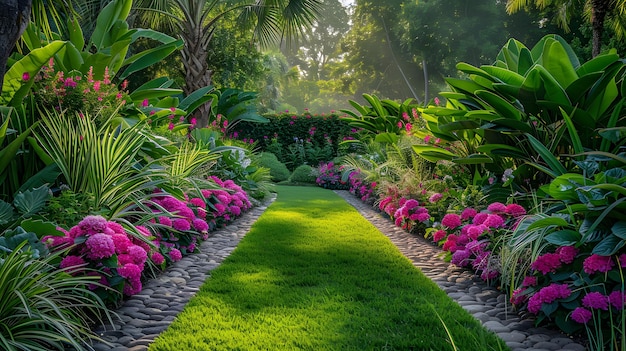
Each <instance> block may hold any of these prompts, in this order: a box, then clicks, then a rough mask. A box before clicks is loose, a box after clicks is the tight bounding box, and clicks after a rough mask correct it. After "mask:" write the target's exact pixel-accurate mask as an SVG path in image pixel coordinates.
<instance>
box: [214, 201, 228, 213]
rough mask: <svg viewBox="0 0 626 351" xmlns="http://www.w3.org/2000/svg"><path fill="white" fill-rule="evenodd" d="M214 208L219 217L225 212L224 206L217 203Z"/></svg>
mask: <svg viewBox="0 0 626 351" xmlns="http://www.w3.org/2000/svg"><path fill="white" fill-rule="evenodd" d="M214 206H215V210H217V215H218V216H221V215H223V214H224V213H225V212H226V206H224V205H223V204H221V203H217V204H215V205H214Z"/></svg>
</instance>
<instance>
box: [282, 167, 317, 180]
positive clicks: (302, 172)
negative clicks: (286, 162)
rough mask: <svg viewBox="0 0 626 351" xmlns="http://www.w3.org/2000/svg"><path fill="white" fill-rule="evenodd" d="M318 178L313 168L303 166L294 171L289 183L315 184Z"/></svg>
mask: <svg viewBox="0 0 626 351" xmlns="http://www.w3.org/2000/svg"><path fill="white" fill-rule="evenodd" d="M316 178H317V176H316V174H315V170H314V169H313V167H311V166H309V165H301V166H298V168H296V169H294V170H293V173H292V174H291V177H289V181H290V182H292V183H306V184H315V179H316Z"/></svg>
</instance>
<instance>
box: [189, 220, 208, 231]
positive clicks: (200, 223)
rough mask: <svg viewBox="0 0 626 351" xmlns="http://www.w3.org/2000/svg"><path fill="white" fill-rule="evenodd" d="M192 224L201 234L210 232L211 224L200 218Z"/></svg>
mask: <svg viewBox="0 0 626 351" xmlns="http://www.w3.org/2000/svg"><path fill="white" fill-rule="evenodd" d="M191 224H192V225H193V227H194V228H195V229H196V230H197V231H199V232H207V231H208V230H209V224H208V223H207V222H206V221H204V220H202V219H200V218H196V219H194V220H193V222H191Z"/></svg>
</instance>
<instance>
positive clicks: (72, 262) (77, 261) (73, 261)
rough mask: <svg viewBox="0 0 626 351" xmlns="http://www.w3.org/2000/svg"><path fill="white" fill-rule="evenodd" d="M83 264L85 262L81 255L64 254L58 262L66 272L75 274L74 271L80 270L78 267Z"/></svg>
mask: <svg viewBox="0 0 626 351" xmlns="http://www.w3.org/2000/svg"><path fill="white" fill-rule="evenodd" d="M84 264H85V260H83V258H82V257H80V256H74V255H68V256H65V257H64V258H63V259H62V260H61V263H60V264H59V268H61V269H65V270H66V271H67V272H69V273H71V274H75V273H76V272H78V271H79V270H80V269H79V268H78V267H80V266H82V265H84ZM66 268H70V269H66ZM71 268H73V269H71Z"/></svg>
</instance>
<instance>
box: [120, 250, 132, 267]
mask: <svg viewBox="0 0 626 351" xmlns="http://www.w3.org/2000/svg"><path fill="white" fill-rule="evenodd" d="M129 263H132V264H135V261H133V258H132V257H131V256H130V255H129V254H127V253H123V254H119V255H117V264H118V265H119V266H123V265H126V264H129Z"/></svg>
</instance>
